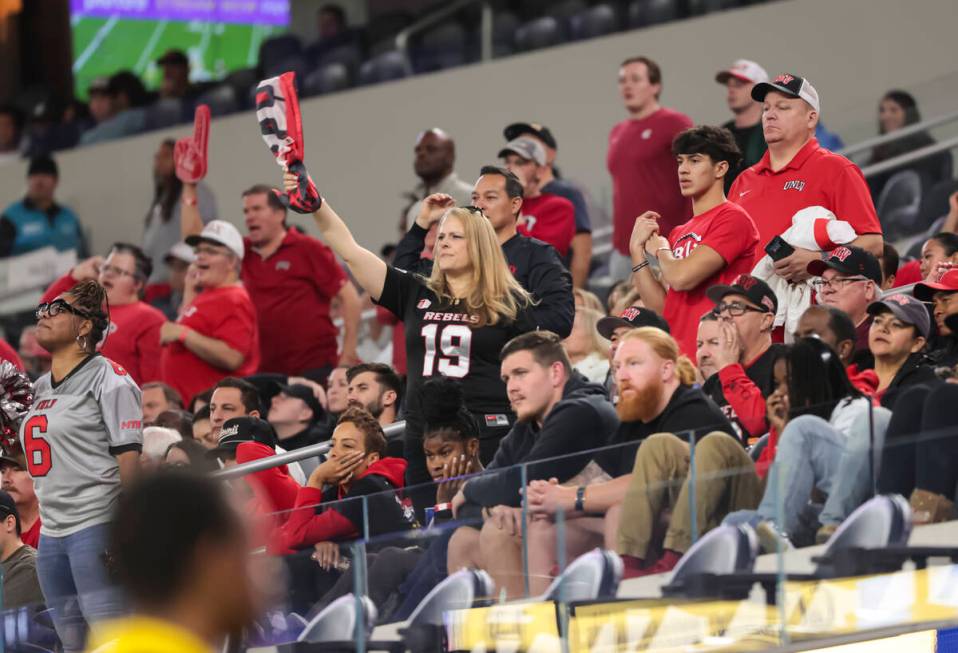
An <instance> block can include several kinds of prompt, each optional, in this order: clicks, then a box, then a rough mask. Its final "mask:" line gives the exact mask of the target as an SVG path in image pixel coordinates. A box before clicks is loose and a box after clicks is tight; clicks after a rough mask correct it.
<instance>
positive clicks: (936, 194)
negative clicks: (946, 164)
mask: <svg viewBox="0 0 958 653" xmlns="http://www.w3.org/2000/svg"><path fill="white" fill-rule="evenodd" d="M956 191H958V179H946V180H945V181H939V182H938V183H937V184H935V185H934V186H932V187H931V188H929V189H928V191H927V192H925V193H922V198H921V208H919V209H918V222H919V223H920V224H921V225H922V226H923V228H924V226H925V225H928V226H931V225H932V224H934V222H935V221H936V220H938V219H939V218H940V217H942V216H943V215H946V214H947V213H948V198H949V197H950V196H951V195H952V193H954V192H956Z"/></svg>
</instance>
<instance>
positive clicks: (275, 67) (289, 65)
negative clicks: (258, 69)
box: [263, 54, 309, 83]
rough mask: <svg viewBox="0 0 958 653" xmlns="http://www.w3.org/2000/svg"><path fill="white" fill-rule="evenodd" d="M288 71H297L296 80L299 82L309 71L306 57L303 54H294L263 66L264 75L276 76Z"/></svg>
mask: <svg viewBox="0 0 958 653" xmlns="http://www.w3.org/2000/svg"><path fill="white" fill-rule="evenodd" d="M286 72H292V73H296V81H297V83H298V82H299V81H300V80H301V78H302V77H303V76H304V75H305V74H306V73H307V72H309V66H308V65H307V63H306V58H305V57H304V56H303V55H301V54H294V55H291V56H289V57H286V58H285V59H281V60H279V61H277V62H275V63H274V64H272V65H271V66H268V67H267V66H264V67H263V77H275V76H277V75H282V74H283V73H286Z"/></svg>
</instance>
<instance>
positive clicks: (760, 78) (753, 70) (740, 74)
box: [715, 59, 768, 84]
mask: <svg viewBox="0 0 958 653" xmlns="http://www.w3.org/2000/svg"><path fill="white" fill-rule="evenodd" d="M730 77H735V78H736V79H740V80H742V81H743V82H750V83H752V84H758V83H759V82H767V81H768V73H767V72H765V69H764V68H762V67H761V66H759V65H758V64H757V63H755V62H754V61H750V60H749V59H737V60H736V61H735V63H733V64H732V65H731V66H729V67H728V68H726V69H725V70H720V71H718V73H716V74H715V81H717V82H718V83H719V84H725V83H726V82H728V80H729V78H730Z"/></svg>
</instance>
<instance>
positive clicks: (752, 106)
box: [715, 59, 768, 194]
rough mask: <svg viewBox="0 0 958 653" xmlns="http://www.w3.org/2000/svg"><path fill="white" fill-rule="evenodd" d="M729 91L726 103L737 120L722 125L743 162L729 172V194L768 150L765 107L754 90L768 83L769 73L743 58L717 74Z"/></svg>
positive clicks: (726, 191)
mask: <svg viewBox="0 0 958 653" xmlns="http://www.w3.org/2000/svg"><path fill="white" fill-rule="evenodd" d="M715 81H716V82H718V83H719V84H721V85H722V86H724V87H725V89H726V91H727V92H726V95H725V102H726V103H727V104H728V108H729V111H731V112H732V115H733V116H734V118H733V119H732V120H729V121H728V122H727V123H725V124H724V125H722V126H723V127H725V128H726V129H727V130H729V131H730V132H732V136H734V137H735V144H736V145H738V149H739V151H740V152H741V153H742V160H741V161H740V162H739V163H738V164H736V165H735V166H734V167H731V168H729V171H728V172H727V173H725V193H726V194H728V191H729V189H730V188H731V187H732V182H733V181H735V178H736V177H738V176H739V173H741V172H742V171H743V170H745V169H746V168H748V167H749V166H752V165H755V164H756V163H758V162H759V160H760V159H761V158H762V155H763V154H765V150H766V149H767V148H768V146H767V145H765V136H764V135H763V134H762V105H761V104H760V103H759V102H756V101H755V100H753V99H752V88H753V87H754V86H755V85H756V84H759V83H761V82H767V81H768V73H767V72H765V69H764V68H762V67H761V66H759V65H758V64H757V63H755V62H754V61H749V60H748V59H739V60H737V61H736V62H735V63H733V64H732V65H731V66H729V67H728V68H726V69H725V70H720V71H719V72H718V73H716V75H715Z"/></svg>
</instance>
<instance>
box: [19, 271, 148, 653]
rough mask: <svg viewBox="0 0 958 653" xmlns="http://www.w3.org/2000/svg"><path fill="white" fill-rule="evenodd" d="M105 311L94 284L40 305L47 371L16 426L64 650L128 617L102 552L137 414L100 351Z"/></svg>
mask: <svg viewBox="0 0 958 653" xmlns="http://www.w3.org/2000/svg"><path fill="white" fill-rule="evenodd" d="M107 310H108V308H107V300H106V292H105V291H104V289H103V287H102V286H100V284H99V283H97V282H96V281H84V282H82V283H79V284H77V285H76V286H74V287H73V288H71V289H70V290H69V291H67V292H65V293H63V294H62V295H60V296H59V297H57V298H56V299H54V300H53V301H51V302H49V303H44V304H40V306H38V307H37V312H36V316H37V341H38V342H39V343H40V345H42V346H43V347H44V348H45V349H46V350H47V351H49V352H50V354H51V356H52V367H51V370H50V372H48V373H47V374H44V375H43V376H41V377H40V378H39V379H37V382H36V384H35V385H34V399H33V406H32V407H31V408H30V412H29V413H27V415H26V416H25V417H24V418H23V422H22V423H21V426H20V439H21V441H22V444H23V451H24V453H25V454H26V462H27V468H28V469H29V471H30V474H31V475H32V476H33V479H34V482H35V484H36V489H37V497H38V498H39V499H40V519H41V522H42V525H41V527H40V545H39V555H38V560H37V572H38V575H39V577H40V587H41V589H42V590H43V595H44V598H45V599H46V602H47V605H48V606H49V607H51V608H53V620H54V624H55V625H56V629H57V634H58V635H59V636H60V640H61V641H62V642H63V647H64V650H65V651H81V650H83V646H84V643H85V639H86V633H87V624H88V623H90V622H94V621H99V620H101V619H104V618H109V617H114V616H117V615H119V614H122V612H123V609H124V606H123V603H122V600H121V597H120V595H119V593H118V592H117V590H115V589H114V588H113V587H112V585H111V583H110V581H109V579H108V574H107V569H106V566H105V555H104V554H105V553H106V542H107V537H108V535H107V530H108V524H109V522H110V520H111V519H112V513H113V508H114V505H115V504H116V502H117V499H118V497H119V494H120V486H121V484H123V483H127V482H129V481H130V479H131V478H132V477H133V476H135V474H136V472H137V469H138V464H139V463H138V460H139V453H140V449H141V446H142V441H143V436H142V431H141V426H140V422H141V420H142V418H143V410H142V406H141V400H140V389H139V388H138V387H137V386H136V383H134V382H133V380H132V379H131V378H130V375H129V374H127V372H126V370H124V369H123V368H122V367H120V366H119V365H117V364H116V363H113V362H112V361H110V360H109V359H107V358H104V357H103V356H101V355H100V354H98V353H97V352H96V345H97V343H98V342H99V341H100V339H101V338H102V337H103V333H104V331H105V330H106V328H107V326H108V325H109V323H110V320H109V316H108V313H107Z"/></svg>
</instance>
